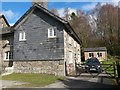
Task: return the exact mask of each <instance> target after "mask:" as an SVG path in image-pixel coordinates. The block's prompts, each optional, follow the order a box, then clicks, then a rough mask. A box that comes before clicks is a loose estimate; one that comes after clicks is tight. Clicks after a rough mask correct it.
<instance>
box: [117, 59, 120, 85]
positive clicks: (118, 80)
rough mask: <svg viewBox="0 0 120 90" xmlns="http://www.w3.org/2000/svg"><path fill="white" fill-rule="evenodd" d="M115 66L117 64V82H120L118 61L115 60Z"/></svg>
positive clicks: (119, 62)
mask: <svg viewBox="0 0 120 90" xmlns="http://www.w3.org/2000/svg"><path fill="white" fill-rule="evenodd" d="M116 66H117V75H118V79H117V83H118V84H120V61H116Z"/></svg>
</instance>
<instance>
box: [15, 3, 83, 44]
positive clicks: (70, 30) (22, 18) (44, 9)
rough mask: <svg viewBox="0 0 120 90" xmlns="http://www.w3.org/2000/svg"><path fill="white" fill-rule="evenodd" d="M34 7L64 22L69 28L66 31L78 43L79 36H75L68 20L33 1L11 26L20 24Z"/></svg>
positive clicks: (79, 41)
mask: <svg viewBox="0 0 120 90" xmlns="http://www.w3.org/2000/svg"><path fill="white" fill-rule="evenodd" d="M36 8H38V9H40V10H42V11H43V12H45V13H46V14H48V15H50V16H51V17H53V18H55V19H57V20H58V21H60V22H61V23H63V24H64V26H65V27H66V28H67V29H68V30H69V31H67V32H69V33H70V34H71V36H72V37H74V38H75V40H76V41H77V42H78V43H79V44H80V43H81V40H80V39H79V37H78V36H77V34H76V33H75V31H74V30H73V28H72V27H71V25H70V24H69V22H68V21H66V20H64V19H62V18H60V17H59V16H57V15H55V14H54V13H52V12H50V11H49V10H47V9H46V8H44V7H43V6H41V5H39V4H37V3H35V4H34V5H33V6H32V7H31V8H30V9H29V10H28V11H27V12H26V13H25V14H24V15H23V16H22V17H21V18H20V19H19V20H18V21H17V22H16V23H15V24H14V25H13V28H14V29H16V28H17V27H18V26H19V25H21V24H22V23H23V22H24V20H25V19H27V17H29V14H31V13H32V12H33V11H34V10H35V9H36Z"/></svg>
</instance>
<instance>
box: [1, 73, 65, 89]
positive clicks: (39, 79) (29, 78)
mask: <svg viewBox="0 0 120 90" xmlns="http://www.w3.org/2000/svg"><path fill="white" fill-rule="evenodd" d="M2 79H3V80H15V81H21V82H28V83H30V84H29V85H26V86H36V87H39V86H45V85H49V84H51V83H54V82H56V81H57V80H58V79H63V77H58V76H54V75H47V74H17V73H13V74H10V75H6V76H3V77H2Z"/></svg>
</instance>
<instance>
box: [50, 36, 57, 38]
mask: <svg viewBox="0 0 120 90" xmlns="http://www.w3.org/2000/svg"><path fill="white" fill-rule="evenodd" d="M48 38H57V37H56V36H50V37H48Z"/></svg>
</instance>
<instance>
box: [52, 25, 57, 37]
mask: <svg viewBox="0 0 120 90" xmlns="http://www.w3.org/2000/svg"><path fill="white" fill-rule="evenodd" d="M53 32H54V36H56V32H57V28H56V27H55V28H54V29H53Z"/></svg>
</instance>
